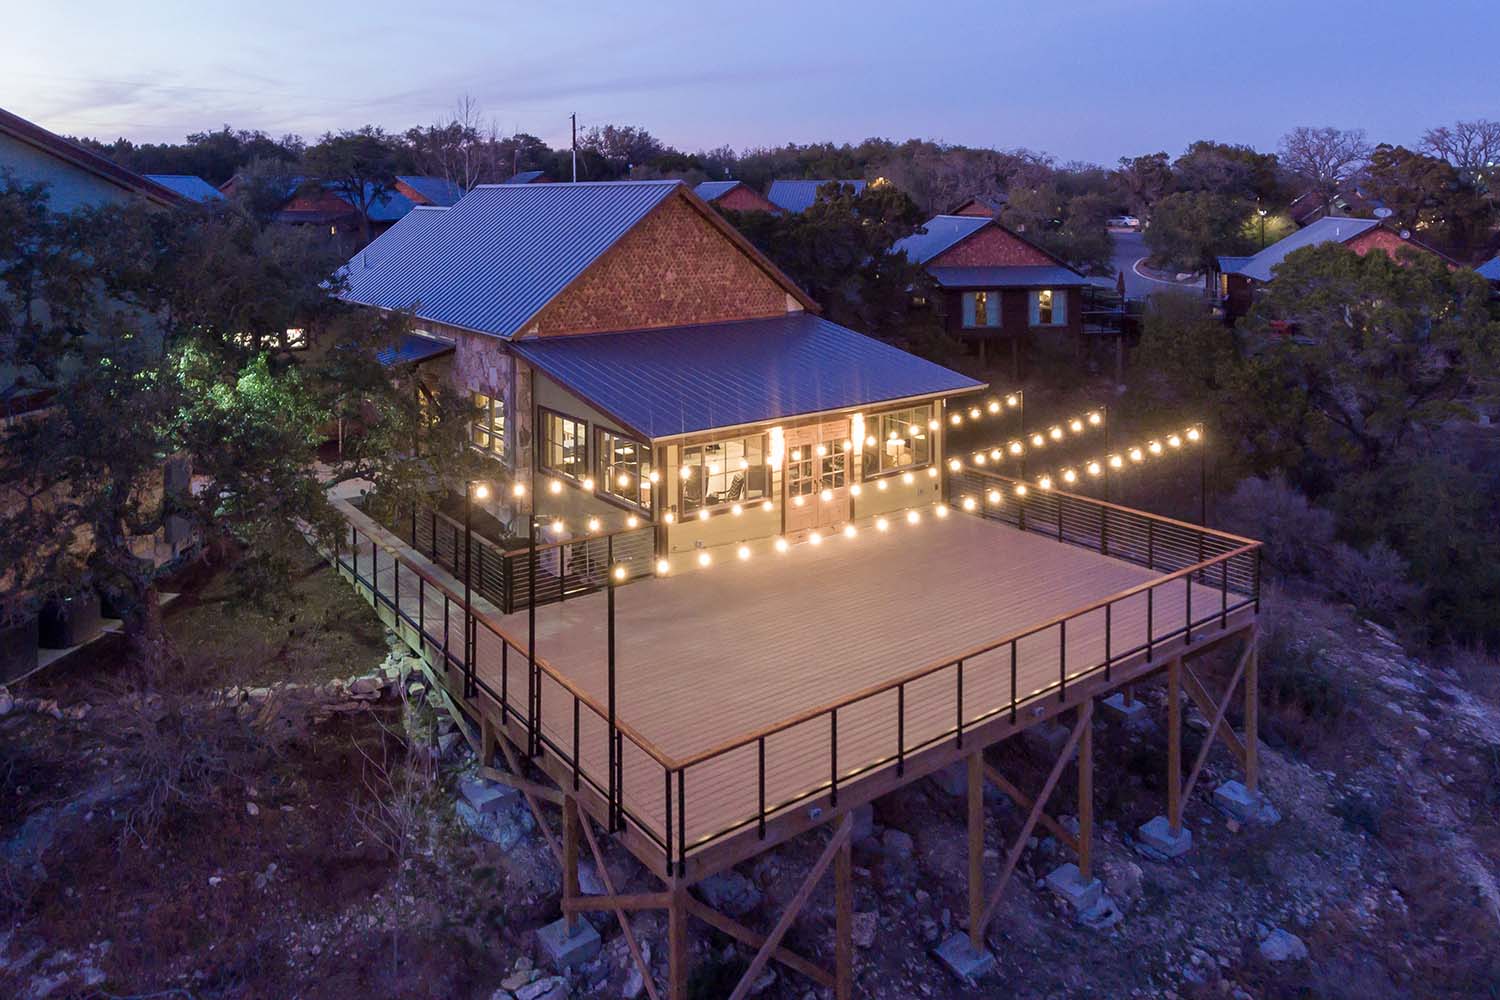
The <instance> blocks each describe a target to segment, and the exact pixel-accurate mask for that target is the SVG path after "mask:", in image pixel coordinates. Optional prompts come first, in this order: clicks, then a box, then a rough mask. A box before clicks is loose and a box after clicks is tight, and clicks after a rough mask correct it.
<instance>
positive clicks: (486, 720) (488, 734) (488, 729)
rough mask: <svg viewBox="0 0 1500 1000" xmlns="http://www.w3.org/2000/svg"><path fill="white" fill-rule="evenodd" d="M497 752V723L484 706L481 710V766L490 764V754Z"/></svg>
mask: <svg viewBox="0 0 1500 1000" xmlns="http://www.w3.org/2000/svg"><path fill="white" fill-rule="evenodd" d="M494 752H495V724H494V723H493V722H491V721H490V715H489V713H488V712H486V711H484V709H483V708H481V709H480V710H479V766H480V767H489V766H490V760H491V757H490V755H491V754H492V753H494Z"/></svg>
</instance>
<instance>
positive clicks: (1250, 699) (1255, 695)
mask: <svg viewBox="0 0 1500 1000" xmlns="http://www.w3.org/2000/svg"><path fill="white" fill-rule="evenodd" d="M1259 675H1260V629H1259V628H1258V627H1257V626H1255V625H1252V626H1250V659H1249V661H1248V662H1247V663H1246V664H1245V758H1244V759H1245V791H1247V792H1249V793H1250V794H1251V795H1254V794H1255V792H1256V789H1257V788H1258V787H1259V785H1260V756H1259V754H1258V753H1257V743H1256V741H1257V740H1258V739H1259V736H1258V735H1257V734H1256V730H1257V729H1258V728H1259V723H1260V693H1259V691H1258V687H1259Z"/></svg>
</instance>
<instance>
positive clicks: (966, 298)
mask: <svg viewBox="0 0 1500 1000" xmlns="http://www.w3.org/2000/svg"><path fill="white" fill-rule="evenodd" d="M981 295H982V296H984V319H985V321H984V322H983V323H978V322H975V323H971V322H969V316H970V314H971V312H972V314H973V316H974V317H975V319H978V317H979V296H981ZM1002 302H1003V299H1002V297H1001V295H1000V289H998V288H971V289H969V290H967V291H965V292H961V293H960V297H959V324H960V325H961V326H962V327H963V329H965V330H998V329H1000V327H1001V325H1002V324H1003V323H1004V319H1003V317H1004V315H1005V311H1004V309H1002V308H1001V303H1002ZM971 304H972V307H973V308H972V310H971V308H970V306H971ZM991 304H993V305H994V309H993V310H991V309H990V306H991ZM992 312H993V315H994V318H995V322H993V323H991V322H990V321H989V320H990V316H991V313H992Z"/></svg>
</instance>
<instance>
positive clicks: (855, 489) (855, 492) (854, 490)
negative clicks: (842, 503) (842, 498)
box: [849, 483, 865, 497]
mask: <svg viewBox="0 0 1500 1000" xmlns="http://www.w3.org/2000/svg"><path fill="white" fill-rule="evenodd" d="M864 491H865V490H864V487H863V486H860V485H859V484H858V483H852V484H851V485H850V486H849V495H850V496H852V497H857V496H859V495H860V494H861V493H863V492H864Z"/></svg>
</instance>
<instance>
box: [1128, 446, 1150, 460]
mask: <svg viewBox="0 0 1500 1000" xmlns="http://www.w3.org/2000/svg"><path fill="white" fill-rule="evenodd" d="M1145 458H1146V456H1145V454H1143V453H1142V452H1141V449H1139V448H1132V449H1130V460H1131V461H1132V462H1142V461H1145Z"/></svg>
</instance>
